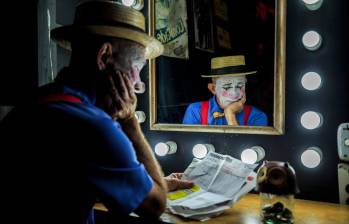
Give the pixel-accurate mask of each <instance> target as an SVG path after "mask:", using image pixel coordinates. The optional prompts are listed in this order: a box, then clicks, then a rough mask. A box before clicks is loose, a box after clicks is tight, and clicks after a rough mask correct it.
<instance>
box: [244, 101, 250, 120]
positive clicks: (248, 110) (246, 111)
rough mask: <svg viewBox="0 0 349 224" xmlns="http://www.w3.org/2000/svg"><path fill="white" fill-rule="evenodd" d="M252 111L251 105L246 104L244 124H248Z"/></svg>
mask: <svg viewBox="0 0 349 224" xmlns="http://www.w3.org/2000/svg"><path fill="white" fill-rule="evenodd" d="M250 113H251V106H250V105H244V125H247V121H248V117H249V116H250Z"/></svg>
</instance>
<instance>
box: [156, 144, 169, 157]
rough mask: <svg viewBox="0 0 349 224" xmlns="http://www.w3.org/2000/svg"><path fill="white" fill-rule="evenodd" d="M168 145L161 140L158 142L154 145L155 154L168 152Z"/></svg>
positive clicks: (162, 154) (163, 154)
mask: <svg viewBox="0 0 349 224" xmlns="http://www.w3.org/2000/svg"><path fill="white" fill-rule="evenodd" d="M169 150H170V147H169V146H168V145H167V144H166V143H163V142H159V143H158V144H156V145H155V154H156V155H158V156H165V155H167V154H168V152H169Z"/></svg>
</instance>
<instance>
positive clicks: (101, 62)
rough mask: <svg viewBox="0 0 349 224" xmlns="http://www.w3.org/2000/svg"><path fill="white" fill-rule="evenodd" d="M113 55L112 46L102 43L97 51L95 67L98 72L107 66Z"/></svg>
mask: <svg viewBox="0 0 349 224" xmlns="http://www.w3.org/2000/svg"><path fill="white" fill-rule="evenodd" d="M112 54H113V46H112V45H111V43H108V42H107V43H104V44H103V45H102V46H101V47H100V48H99V51H98V54H97V66H98V68H99V70H104V69H105V68H106V65H107V61H108V59H109V58H110V57H111V56H112Z"/></svg>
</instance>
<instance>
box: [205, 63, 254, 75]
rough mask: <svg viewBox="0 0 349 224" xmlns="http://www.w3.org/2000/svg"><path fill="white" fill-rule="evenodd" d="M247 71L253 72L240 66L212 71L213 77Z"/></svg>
mask: <svg viewBox="0 0 349 224" xmlns="http://www.w3.org/2000/svg"><path fill="white" fill-rule="evenodd" d="M247 71H252V69H250V70H248V69H247V68H246V66H245V65H239V66H230V67H224V68H218V69H211V75H224V74H232V73H244V72H247Z"/></svg>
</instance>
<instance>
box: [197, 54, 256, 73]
mask: <svg viewBox="0 0 349 224" xmlns="http://www.w3.org/2000/svg"><path fill="white" fill-rule="evenodd" d="M256 72H257V71H255V70H254V69H252V68H250V67H248V66H247V65H246V64H245V56H244V55H234V56H224V57H216V58H212V59H211V74H210V75H202V76H201V77H204V78H214V77H223V76H224V77H226V76H241V75H249V74H254V73H256Z"/></svg>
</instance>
